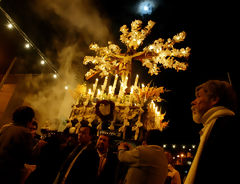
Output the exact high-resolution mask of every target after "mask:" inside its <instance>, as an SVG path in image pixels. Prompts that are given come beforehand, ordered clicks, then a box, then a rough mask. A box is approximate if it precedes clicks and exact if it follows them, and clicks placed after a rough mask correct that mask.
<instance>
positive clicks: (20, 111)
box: [12, 106, 35, 127]
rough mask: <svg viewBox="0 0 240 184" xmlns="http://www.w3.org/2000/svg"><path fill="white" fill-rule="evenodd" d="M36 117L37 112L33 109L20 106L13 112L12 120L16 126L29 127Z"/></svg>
mask: <svg viewBox="0 0 240 184" xmlns="http://www.w3.org/2000/svg"><path fill="white" fill-rule="evenodd" d="M34 116H35V112H34V110H33V109H32V108H31V107H29V106H20V107H18V108H17V109H16V110H15V111H14V112H13V115H12V120H13V123H14V124H17V125H21V126H24V127H27V126H28V125H29V123H32V121H33V118H34Z"/></svg>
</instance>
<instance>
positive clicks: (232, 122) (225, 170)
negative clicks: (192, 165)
mask: <svg viewBox="0 0 240 184" xmlns="http://www.w3.org/2000/svg"><path fill="white" fill-rule="evenodd" d="M239 123H240V119H239V116H226V117H220V118H218V119H217V120H216V122H215V124H214V126H213V128H212V131H211V133H210V136H209V138H208V140H207V142H206V143H205V145H204V148H203V151H202V155H201V158H200V160H199V164H198V168H197V173H196V177H195V183H194V184H208V183H209V184H210V183H211V184H213V183H217V184H221V183H222V184H226V183H237V182H239V181H236V178H237V176H238V175H237V174H238V173H236V171H237V170H238V169H237V168H238V166H239V165H238V164H236V161H237V160H238V157H239V154H238V153H237V152H238V150H239V149H238V147H236V146H238V145H239V142H238V141H239V140H240V139H239V135H240V132H239V129H238V126H239ZM231 181H235V182H231Z"/></svg>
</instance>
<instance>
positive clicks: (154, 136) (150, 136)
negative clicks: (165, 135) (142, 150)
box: [143, 129, 162, 146]
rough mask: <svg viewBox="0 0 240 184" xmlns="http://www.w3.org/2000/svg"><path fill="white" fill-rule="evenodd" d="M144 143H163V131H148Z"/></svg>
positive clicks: (159, 144)
mask: <svg viewBox="0 0 240 184" xmlns="http://www.w3.org/2000/svg"><path fill="white" fill-rule="evenodd" d="M143 142H144V144H147V145H158V146H161V145H162V132H161V131H160V130H158V129H153V130H149V131H147V133H146V135H145V139H144V141H143Z"/></svg>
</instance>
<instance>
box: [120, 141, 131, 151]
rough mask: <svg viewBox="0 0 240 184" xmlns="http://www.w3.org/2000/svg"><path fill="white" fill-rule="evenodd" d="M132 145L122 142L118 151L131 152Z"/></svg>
mask: <svg viewBox="0 0 240 184" xmlns="http://www.w3.org/2000/svg"><path fill="white" fill-rule="evenodd" d="M130 147H131V146H130V145H129V144H128V143H127V142H121V143H120V144H119V146H118V150H129V149H130Z"/></svg>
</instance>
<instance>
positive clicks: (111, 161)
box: [96, 152, 118, 184]
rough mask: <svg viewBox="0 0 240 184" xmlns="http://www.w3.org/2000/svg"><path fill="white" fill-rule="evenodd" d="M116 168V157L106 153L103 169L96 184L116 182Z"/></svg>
mask: <svg viewBox="0 0 240 184" xmlns="http://www.w3.org/2000/svg"><path fill="white" fill-rule="evenodd" d="M117 166H118V158H117V155H116V154H114V153H112V152H108V154H107V160H106V163H105V165H104V167H103V170H102V172H101V173H100V175H99V176H98V177H97V182H96V183H97V184H113V183H115V182H116V174H117V173H116V172H117V171H116V170H117Z"/></svg>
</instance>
